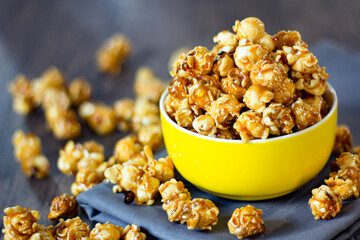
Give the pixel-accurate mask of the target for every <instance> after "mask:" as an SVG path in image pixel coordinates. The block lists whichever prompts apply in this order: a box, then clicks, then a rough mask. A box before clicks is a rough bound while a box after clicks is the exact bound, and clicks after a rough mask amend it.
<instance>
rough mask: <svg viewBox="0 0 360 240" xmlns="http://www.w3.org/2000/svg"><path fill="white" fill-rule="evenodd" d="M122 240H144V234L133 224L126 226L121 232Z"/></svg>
mask: <svg viewBox="0 0 360 240" xmlns="http://www.w3.org/2000/svg"><path fill="white" fill-rule="evenodd" d="M122 239H123V240H145V239H146V234H145V233H143V232H141V231H140V228H139V227H138V226H136V225H135V224H132V225H131V226H130V225H127V226H126V227H125V229H124V231H123V237H122Z"/></svg>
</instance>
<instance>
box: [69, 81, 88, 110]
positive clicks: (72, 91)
mask: <svg viewBox="0 0 360 240" xmlns="http://www.w3.org/2000/svg"><path fill="white" fill-rule="evenodd" d="M68 91H69V95H70V98H71V101H72V103H73V105H75V106H79V105H80V104H81V103H82V102H85V101H89V100H90V98H91V92H92V89H91V85H90V83H89V82H88V81H87V80H86V79H85V78H83V77H79V78H75V79H74V80H72V82H71V83H70V85H69V87H68Z"/></svg>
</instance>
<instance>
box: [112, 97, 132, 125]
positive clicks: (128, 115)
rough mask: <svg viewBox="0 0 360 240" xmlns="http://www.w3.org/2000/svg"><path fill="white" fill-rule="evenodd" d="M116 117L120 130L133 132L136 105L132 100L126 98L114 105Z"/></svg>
mask: <svg viewBox="0 0 360 240" xmlns="http://www.w3.org/2000/svg"><path fill="white" fill-rule="evenodd" d="M114 111H115V115H116V117H117V119H118V129H120V130H123V131H128V130H131V121H132V118H133V116H134V111H135V104H134V101H133V100H132V99H130V98H124V99H121V100H118V101H116V102H115V103H114Z"/></svg>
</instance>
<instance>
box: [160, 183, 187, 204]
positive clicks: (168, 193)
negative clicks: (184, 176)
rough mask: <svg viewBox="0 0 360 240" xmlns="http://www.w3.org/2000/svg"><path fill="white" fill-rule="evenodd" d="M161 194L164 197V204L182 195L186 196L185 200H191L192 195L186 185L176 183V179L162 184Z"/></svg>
mask: <svg viewBox="0 0 360 240" xmlns="http://www.w3.org/2000/svg"><path fill="white" fill-rule="evenodd" d="M159 192H160V194H161V197H162V202H164V203H165V202H166V201H173V200H174V199H177V198H178V197H180V196H182V195H184V196H185V197H184V199H185V198H189V199H191V197H190V193H189V191H188V190H187V189H186V188H185V186H184V183H183V182H181V181H176V180H175V178H172V179H170V180H169V181H167V182H165V183H163V184H161V186H160V187H159Z"/></svg>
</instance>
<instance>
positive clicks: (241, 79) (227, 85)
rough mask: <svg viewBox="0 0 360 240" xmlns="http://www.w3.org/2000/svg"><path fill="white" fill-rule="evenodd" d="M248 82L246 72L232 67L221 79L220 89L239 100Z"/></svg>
mask: <svg viewBox="0 0 360 240" xmlns="http://www.w3.org/2000/svg"><path fill="white" fill-rule="evenodd" d="M249 84H250V78H249V76H248V74H247V73H246V72H244V71H241V70H240V69H238V68H233V69H231V70H230V71H229V73H228V76H227V77H226V78H223V79H221V87H220V89H221V91H222V92H224V93H226V94H233V95H234V96H235V97H236V98H237V99H238V100H239V101H241V100H242V98H243V96H244V94H245V92H246V88H248V87H249Z"/></svg>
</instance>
